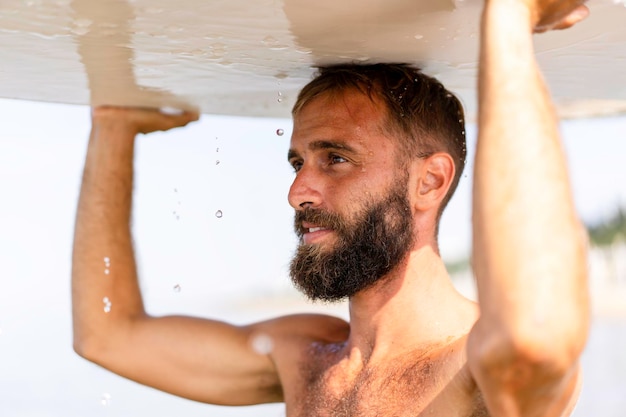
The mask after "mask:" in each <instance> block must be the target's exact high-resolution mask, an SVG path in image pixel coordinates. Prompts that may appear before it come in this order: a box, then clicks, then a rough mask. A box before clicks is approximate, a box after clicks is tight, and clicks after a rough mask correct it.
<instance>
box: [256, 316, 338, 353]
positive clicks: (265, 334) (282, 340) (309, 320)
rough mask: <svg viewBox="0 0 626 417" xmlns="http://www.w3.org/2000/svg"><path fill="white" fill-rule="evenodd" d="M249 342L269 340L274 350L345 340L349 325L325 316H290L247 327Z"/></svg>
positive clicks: (336, 318)
mask: <svg viewBox="0 0 626 417" xmlns="http://www.w3.org/2000/svg"><path fill="white" fill-rule="evenodd" d="M247 327H248V331H249V332H250V337H251V340H255V338H269V339H271V340H272V342H273V344H274V345H275V347H276V348H280V347H281V345H283V344H284V345H292V344H305V345H309V344H310V343H313V342H327V343H333V342H341V341H343V340H346V339H347V337H348V334H349V332H350V325H349V324H348V322H346V321H345V320H343V319H340V318H338V317H334V316H329V315H325V314H292V315H288V316H282V317H277V318H274V319H271V320H266V321H263V322H259V323H255V324H253V325H250V326H247Z"/></svg>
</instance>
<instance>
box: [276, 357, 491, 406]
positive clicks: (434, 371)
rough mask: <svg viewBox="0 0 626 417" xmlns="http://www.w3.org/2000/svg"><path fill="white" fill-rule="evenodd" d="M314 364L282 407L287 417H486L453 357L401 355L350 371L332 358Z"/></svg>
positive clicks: (308, 368)
mask: <svg viewBox="0 0 626 417" xmlns="http://www.w3.org/2000/svg"><path fill="white" fill-rule="evenodd" d="M312 359H313V358H312ZM314 359H315V360H314V362H313V363H311V364H309V365H307V366H304V367H303V369H302V381H304V383H303V384H302V386H301V388H300V389H299V390H298V392H297V395H296V396H295V397H296V398H294V399H295V401H293V403H291V404H290V402H291V401H288V404H287V406H288V415H289V416H290V417H296V416H297V417H331V416H332V417H370V416H384V417H405V416H406V417H408V416H411V417H416V416H426V415H428V416H430V417H436V416H445V417H455V416H458V417H482V416H487V413H486V410H485V408H484V404H483V403H482V401H481V400H480V395H479V393H478V391H477V389H476V386H475V384H474V383H473V381H472V380H471V378H470V377H469V374H468V373H467V369H466V367H465V366H464V364H463V363H459V362H458V361H456V360H455V358H453V357H449V356H447V357H443V358H441V357H439V358H430V357H415V356H414V355H407V356H406V357H401V358H394V359H393V360H390V361H389V363H384V364H380V365H378V366H366V367H363V368H362V369H358V370H356V371H355V370H354V369H353V368H350V367H349V366H347V365H346V363H345V361H342V360H339V361H337V360H336V359H337V358H336V357H333V354H329V353H323V352H318V353H317V354H316V355H315V357H314Z"/></svg>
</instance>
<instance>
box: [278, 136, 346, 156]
mask: <svg viewBox="0 0 626 417" xmlns="http://www.w3.org/2000/svg"><path fill="white" fill-rule="evenodd" d="M309 149H310V150H312V151H315V150H320V149H337V150H343V151H348V152H356V151H355V149H354V148H353V147H351V146H350V145H347V144H345V143H344V142H337V141H332V140H316V141H313V142H311V143H309ZM299 156H300V154H299V153H298V152H297V151H296V150H294V149H289V152H288V153H287V160H289V161H290V160H291V159H292V158H297V157H299Z"/></svg>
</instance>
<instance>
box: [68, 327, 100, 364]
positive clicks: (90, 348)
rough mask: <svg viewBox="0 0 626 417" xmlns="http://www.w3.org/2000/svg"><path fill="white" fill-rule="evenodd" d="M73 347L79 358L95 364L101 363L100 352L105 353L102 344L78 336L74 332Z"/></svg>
mask: <svg viewBox="0 0 626 417" xmlns="http://www.w3.org/2000/svg"><path fill="white" fill-rule="evenodd" d="M72 347H73V349H74V352H75V353H76V354H77V355H78V356H80V357H82V358H84V359H87V360H88V361H90V362H94V363H99V360H98V358H99V357H101V353H100V352H102V351H104V348H103V346H102V344H101V343H99V342H97V341H96V340H93V338H88V337H85V336H81V335H77V334H76V332H74V339H73V343H72Z"/></svg>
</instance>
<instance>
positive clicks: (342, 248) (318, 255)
mask: <svg viewBox="0 0 626 417" xmlns="http://www.w3.org/2000/svg"><path fill="white" fill-rule="evenodd" d="M412 220H413V218H412V216H411V207H410V205H409V202H408V200H407V198H406V179H404V180H402V179H400V181H398V183H397V185H395V186H393V187H391V189H390V190H389V191H388V193H387V195H386V196H384V197H382V198H379V199H376V201H368V202H366V203H364V204H363V205H362V207H361V209H360V210H358V211H357V212H356V213H354V215H353V216H352V218H351V219H350V218H346V217H345V216H342V215H339V214H336V213H332V212H328V211H325V210H323V209H315V208H306V209H305V210H303V211H297V212H296V216H295V229H296V234H297V235H298V236H299V237H300V245H299V246H298V249H297V252H296V254H295V256H294V258H293V260H292V261H291V265H290V272H291V279H292V281H293V282H294V284H295V285H296V287H297V288H298V289H300V290H301V291H302V292H303V293H304V294H305V295H306V296H307V297H309V298H310V299H312V300H323V301H338V300H341V299H343V298H346V297H351V296H353V295H355V294H356V293H358V292H359V291H361V290H364V289H366V288H368V287H370V286H371V285H372V284H374V283H375V282H377V281H378V280H379V279H380V278H382V277H383V276H385V275H386V274H387V273H388V272H390V271H391V270H392V269H394V268H395V267H396V266H398V265H399V264H400V262H401V261H402V260H403V259H404V258H405V256H406V255H407V254H408V252H409V251H410V249H411V248H412V246H413V241H414V234H413V224H412ZM305 224H315V225H317V226H316V227H322V228H327V227H328V228H330V229H332V230H333V231H334V233H335V234H336V235H337V238H336V242H335V244H334V245H333V246H332V247H331V248H328V249H325V248H323V247H322V246H320V245H316V244H305V243H304V242H303V239H302V236H303V235H304V234H305V233H306V230H307V228H305V227H304V226H303V225H305ZM309 230H310V229H309Z"/></svg>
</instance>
